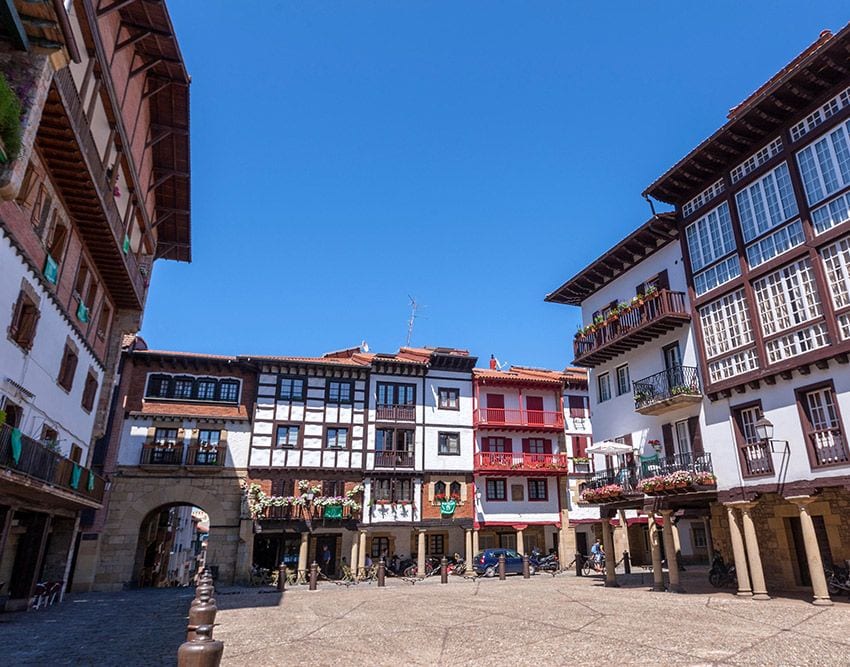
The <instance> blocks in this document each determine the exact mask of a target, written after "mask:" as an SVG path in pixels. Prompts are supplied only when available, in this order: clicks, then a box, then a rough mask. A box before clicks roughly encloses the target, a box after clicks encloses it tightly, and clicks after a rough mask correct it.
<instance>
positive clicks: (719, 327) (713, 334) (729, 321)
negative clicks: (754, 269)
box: [699, 289, 758, 382]
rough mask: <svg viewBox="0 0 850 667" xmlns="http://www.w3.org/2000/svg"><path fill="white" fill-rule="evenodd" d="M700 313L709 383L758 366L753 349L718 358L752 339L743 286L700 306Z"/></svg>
mask: <svg viewBox="0 0 850 667" xmlns="http://www.w3.org/2000/svg"><path fill="white" fill-rule="evenodd" d="M699 314H700V322H701V324H702V338H703V347H704V348H705V354H706V357H708V359H709V360H710V361H709V363H708V371H709V377H710V381H711V382H719V381H720V380H723V379H726V378H729V377H733V376H735V375H740V374H741V373H746V372H748V371H751V370H755V369H756V368H758V358H757V357H756V353H755V350H754V349H748V350H744V351H741V352H738V353H737V354H732V355H730V356H726V357H724V358H722V359H717V357H721V356H722V355H726V354H728V353H730V352H732V351H733V350H736V349H738V348H741V347H743V346H745V345H748V344H750V343H752V342H753V333H752V329H751V328H750V316H749V312H748V311H747V304H746V301H745V299H744V290H743V289H739V290H737V291H735V292H731V293H730V294H727V295H725V296H723V297H721V298H719V299H717V300H715V301H712V302H711V303H709V304H707V305H705V306H703V307H702V308H700V309H699Z"/></svg>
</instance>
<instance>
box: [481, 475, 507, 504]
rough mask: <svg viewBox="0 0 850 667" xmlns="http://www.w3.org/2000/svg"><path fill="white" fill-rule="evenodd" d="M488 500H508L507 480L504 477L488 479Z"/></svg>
mask: <svg viewBox="0 0 850 667" xmlns="http://www.w3.org/2000/svg"><path fill="white" fill-rule="evenodd" d="M486 490H487V500H507V499H508V490H507V481H506V480H504V479H488V480H487V486H486Z"/></svg>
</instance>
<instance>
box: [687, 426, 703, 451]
mask: <svg viewBox="0 0 850 667" xmlns="http://www.w3.org/2000/svg"><path fill="white" fill-rule="evenodd" d="M688 435H689V436H690V438H691V451H692V452H693V454H694V456H700V455H701V454H703V453H704V450H703V448H702V433H701V432H700V429H699V417H689V418H688Z"/></svg>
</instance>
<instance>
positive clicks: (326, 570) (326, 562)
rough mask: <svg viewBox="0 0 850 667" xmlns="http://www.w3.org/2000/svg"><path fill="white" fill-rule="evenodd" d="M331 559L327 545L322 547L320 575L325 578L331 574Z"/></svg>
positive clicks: (331, 555)
mask: <svg viewBox="0 0 850 667" xmlns="http://www.w3.org/2000/svg"><path fill="white" fill-rule="evenodd" d="M332 558H333V554H331V550H330V549H328V545H327V544H325V545H322V558H321V561H322V562H321V565H322V574H324V575H325V576H326V577H329V576H330V574H331V559H332Z"/></svg>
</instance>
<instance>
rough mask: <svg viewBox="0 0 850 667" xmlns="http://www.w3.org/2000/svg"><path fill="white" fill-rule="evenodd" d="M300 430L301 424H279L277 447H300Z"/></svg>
mask: <svg viewBox="0 0 850 667" xmlns="http://www.w3.org/2000/svg"><path fill="white" fill-rule="evenodd" d="M300 432H301V427H300V426H292V425H290V424H285V425H283V426H278V427H277V438H276V439H275V447H277V448H278V449H295V448H296V447H298V436H299V434H300Z"/></svg>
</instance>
